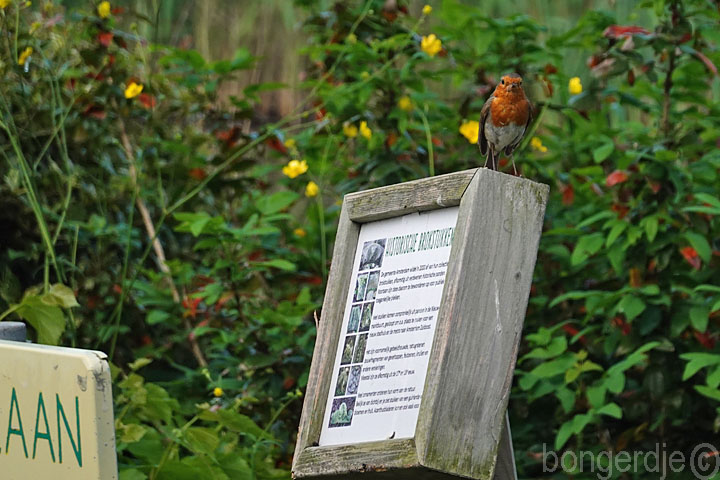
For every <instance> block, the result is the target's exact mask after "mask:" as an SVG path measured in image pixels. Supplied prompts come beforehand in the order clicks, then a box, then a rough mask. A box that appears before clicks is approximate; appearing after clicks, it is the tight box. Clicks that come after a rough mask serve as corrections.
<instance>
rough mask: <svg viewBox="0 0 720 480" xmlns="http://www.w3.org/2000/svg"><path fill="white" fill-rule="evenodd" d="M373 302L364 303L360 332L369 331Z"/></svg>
mask: <svg viewBox="0 0 720 480" xmlns="http://www.w3.org/2000/svg"><path fill="white" fill-rule="evenodd" d="M373 305H374V303H373V302H370V303H366V304H365V306H364V307H363V311H362V315H361V316H360V331H361V332H367V331H368V330H370V321H371V320H372V311H373Z"/></svg>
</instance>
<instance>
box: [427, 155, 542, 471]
mask: <svg viewBox="0 0 720 480" xmlns="http://www.w3.org/2000/svg"><path fill="white" fill-rule="evenodd" d="M548 190H549V188H548V186H547V185H542V184H538V183H535V182H532V181H530V180H526V179H521V178H517V177H512V176H510V175H504V174H502V173H499V172H495V171H490V170H487V169H480V170H478V172H477V175H476V176H475V177H474V178H473V180H472V182H471V183H470V185H469V186H468V188H467V190H466V192H465V195H464V196H463V198H462V201H461V203H460V213H459V216H458V224H457V226H456V229H455V239H454V241H453V246H452V252H451V254H450V263H449V265H448V272H447V277H446V280H445V289H444V292H443V303H442V305H441V307H440V311H439V312H438V323H437V330H436V333H435V340H434V343H433V349H432V352H431V354H430V364H429V368H428V375H427V380H426V383H425V393H424V395H423V400H422V403H421V406H420V412H419V419H418V427H417V432H416V437H415V440H416V443H417V447H418V455H419V458H420V464H421V465H423V466H426V467H429V468H433V469H437V470H440V471H446V472H454V473H456V474H459V475H464V476H467V477H470V478H476V479H488V480H489V479H491V478H492V476H493V472H494V469H495V462H496V455H497V451H498V445H499V443H500V436H501V433H502V429H503V425H504V423H505V421H504V420H505V411H506V409H507V403H508V396H509V393H510V385H511V382H512V374H513V369H514V366H515V361H516V356H517V347H518V342H519V339H520V333H521V329H522V324H523V319H524V316H525V310H526V306H527V300H528V296H529V294H530V285H531V281H532V274H533V269H534V266H535V259H536V256H537V246H538V242H539V239H540V233H541V229H542V223H543V217H544V213H545V203H546V201H547V195H548Z"/></svg>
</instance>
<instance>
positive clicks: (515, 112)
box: [490, 93, 530, 127]
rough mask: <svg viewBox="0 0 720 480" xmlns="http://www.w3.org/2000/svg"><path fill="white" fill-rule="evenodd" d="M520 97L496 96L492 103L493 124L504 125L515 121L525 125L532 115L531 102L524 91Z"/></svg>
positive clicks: (491, 116)
mask: <svg viewBox="0 0 720 480" xmlns="http://www.w3.org/2000/svg"><path fill="white" fill-rule="evenodd" d="M518 97H519V98H508V96H506V97H504V98H495V99H494V100H493V102H492V105H490V118H491V119H492V123H493V125H495V126H496V127H502V126H505V125H510V124H511V123H514V124H515V125H525V124H526V123H527V121H528V116H529V115H530V104H529V103H528V100H527V98H525V95H524V94H523V93H520V95H518Z"/></svg>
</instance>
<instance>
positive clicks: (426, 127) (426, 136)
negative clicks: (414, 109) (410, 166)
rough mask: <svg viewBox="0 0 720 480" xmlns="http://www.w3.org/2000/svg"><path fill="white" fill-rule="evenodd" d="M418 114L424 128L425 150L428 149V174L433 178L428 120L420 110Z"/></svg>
mask: <svg viewBox="0 0 720 480" xmlns="http://www.w3.org/2000/svg"><path fill="white" fill-rule="evenodd" d="M425 110H427V105H425ZM418 113H419V114H420V118H422V121H423V127H424V128H425V140H426V141H427V149H428V172H429V173H430V176H431V177H434V176H435V154H434V151H433V143H432V133H431V132H430V124H429V123H428V119H427V117H426V116H425V113H423V111H422V110H418Z"/></svg>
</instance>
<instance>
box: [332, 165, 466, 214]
mask: <svg viewBox="0 0 720 480" xmlns="http://www.w3.org/2000/svg"><path fill="white" fill-rule="evenodd" d="M477 170H478V169H476V168H474V169H471V170H465V171H462V172H456V173H449V174H447V175H439V176H437V177H430V178H423V179H420V180H415V181H412V182H406V183H400V184H397V185H390V186H387V187H380V188H373V189H372V190H365V191H364V192H357V193H350V194H348V195H346V196H345V200H344V202H343V207H347V209H348V216H349V218H350V220H352V221H353V222H357V223H367V222H373V221H375V220H382V219H385V218H391V217H397V216H400V215H406V214H408V213H413V212H424V211H428V210H436V209H438V208H446V207H454V206H457V205H459V204H460V199H461V198H462V196H463V193H464V192H465V189H466V188H467V186H468V184H469V183H470V180H472V178H473V175H475V172H476V171H477Z"/></svg>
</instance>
